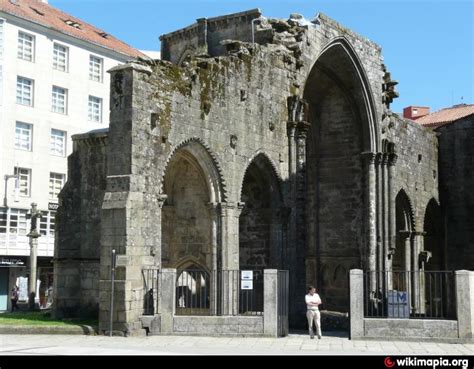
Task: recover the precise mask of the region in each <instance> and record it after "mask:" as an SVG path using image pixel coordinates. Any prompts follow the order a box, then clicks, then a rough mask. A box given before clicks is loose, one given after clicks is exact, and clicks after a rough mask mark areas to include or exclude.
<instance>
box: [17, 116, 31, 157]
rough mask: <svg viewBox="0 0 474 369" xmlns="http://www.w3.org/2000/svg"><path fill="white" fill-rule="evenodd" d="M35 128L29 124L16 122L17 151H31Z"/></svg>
mask: <svg viewBox="0 0 474 369" xmlns="http://www.w3.org/2000/svg"><path fill="white" fill-rule="evenodd" d="M32 132H33V126H32V125H31V124H28V123H22V122H16V127H15V149H20V150H26V151H31V141H32V137H33V135H32Z"/></svg>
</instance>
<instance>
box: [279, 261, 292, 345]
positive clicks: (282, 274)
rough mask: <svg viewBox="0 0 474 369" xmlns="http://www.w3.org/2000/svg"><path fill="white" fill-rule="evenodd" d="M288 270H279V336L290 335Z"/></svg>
mask: <svg viewBox="0 0 474 369" xmlns="http://www.w3.org/2000/svg"><path fill="white" fill-rule="evenodd" d="M288 289H289V273H288V270H279V271H278V310H277V315H278V337H284V336H288V300H289V296H288Z"/></svg>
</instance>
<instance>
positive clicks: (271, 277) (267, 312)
mask: <svg viewBox="0 0 474 369" xmlns="http://www.w3.org/2000/svg"><path fill="white" fill-rule="evenodd" d="M263 295H264V296H263V314H264V315H263V334H264V335H265V336H268V337H278V270H276V269H265V270H264V272H263Z"/></svg>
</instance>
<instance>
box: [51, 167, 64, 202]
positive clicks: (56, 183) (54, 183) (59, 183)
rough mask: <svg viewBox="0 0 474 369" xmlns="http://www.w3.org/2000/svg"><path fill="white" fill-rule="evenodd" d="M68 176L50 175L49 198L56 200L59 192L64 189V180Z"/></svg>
mask: <svg viewBox="0 0 474 369" xmlns="http://www.w3.org/2000/svg"><path fill="white" fill-rule="evenodd" d="M65 177H66V176H65V175H64V174H61V173H49V198H50V199H54V200H56V199H57V198H58V195H59V191H61V189H62V188H63V185H64V178H65Z"/></svg>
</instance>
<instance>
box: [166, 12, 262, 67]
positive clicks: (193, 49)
mask: <svg viewBox="0 0 474 369" xmlns="http://www.w3.org/2000/svg"><path fill="white" fill-rule="evenodd" d="M260 15H261V12H260V10H259V9H253V10H248V11H244V12H241V13H235V14H232V15H230V16H220V17H214V18H200V19H198V20H197V22H196V23H194V24H193V25H191V26H189V27H186V28H183V29H180V30H177V31H175V32H171V33H168V34H166V35H162V36H161V37H160V40H161V59H162V60H167V61H171V62H172V63H175V64H179V63H180V62H181V61H183V60H184V59H185V57H186V55H190V56H195V55H206V54H208V55H210V56H218V55H225V53H226V48H225V46H223V45H221V41H224V40H239V41H245V42H251V41H252V24H251V21H252V19H254V18H258V17H259V16H260Z"/></svg>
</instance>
